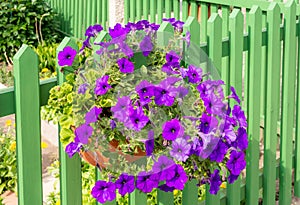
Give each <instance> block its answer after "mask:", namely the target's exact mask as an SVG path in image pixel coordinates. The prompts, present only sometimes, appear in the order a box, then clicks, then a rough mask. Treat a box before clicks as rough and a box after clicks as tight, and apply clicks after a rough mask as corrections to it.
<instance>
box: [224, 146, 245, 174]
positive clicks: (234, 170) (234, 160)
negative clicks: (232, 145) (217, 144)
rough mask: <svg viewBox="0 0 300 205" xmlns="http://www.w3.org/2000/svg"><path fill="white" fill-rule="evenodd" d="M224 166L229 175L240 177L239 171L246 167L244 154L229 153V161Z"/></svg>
mask: <svg viewBox="0 0 300 205" xmlns="http://www.w3.org/2000/svg"><path fill="white" fill-rule="evenodd" d="M226 166H227V168H228V170H229V171H230V173H231V174H233V175H240V173H241V171H242V170H243V169H245V167H246V161H245V154H244V152H237V151H235V150H233V151H231V153H230V159H229V160H228V162H227V163H226Z"/></svg>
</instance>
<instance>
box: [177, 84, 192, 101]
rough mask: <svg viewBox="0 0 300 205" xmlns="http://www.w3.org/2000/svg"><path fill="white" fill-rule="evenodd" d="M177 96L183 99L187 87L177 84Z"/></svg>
mask: <svg viewBox="0 0 300 205" xmlns="http://www.w3.org/2000/svg"><path fill="white" fill-rule="evenodd" d="M176 91H177V97H178V98H181V99H183V98H184V97H185V96H186V95H187V94H188V93H189V89H188V88H185V87H183V86H179V87H178V88H177V89H176Z"/></svg>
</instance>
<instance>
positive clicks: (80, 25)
mask: <svg viewBox="0 0 300 205" xmlns="http://www.w3.org/2000/svg"><path fill="white" fill-rule="evenodd" d="M78 7H79V10H78V37H79V38H83V37H84V33H83V31H84V29H86V28H84V27H83V1H78Z"/></svg>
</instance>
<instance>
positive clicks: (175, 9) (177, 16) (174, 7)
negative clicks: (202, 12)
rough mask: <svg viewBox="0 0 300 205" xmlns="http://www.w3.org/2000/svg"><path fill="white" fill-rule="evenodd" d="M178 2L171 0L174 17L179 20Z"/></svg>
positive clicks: (177, 0)
mask: <svg viewBox="0 0 300 205" xmlns="http://www.w3.org/2000/svg"><path fill="white" fill-rule="evenodd" d="M179 10H180V2H179V0H173V12H174V18H176V19H177V20H180V12H179Z"/></svg>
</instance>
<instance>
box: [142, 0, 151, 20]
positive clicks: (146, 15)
mask: <svg viewBox="0 0 300 205" xmlns="http://www.w3.org/2000/svg"><path fill="white" fill-rule="evenodd" d="M149 3H150V2H149V0H143V18H144V19H146V20H149Z"/></svg>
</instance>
